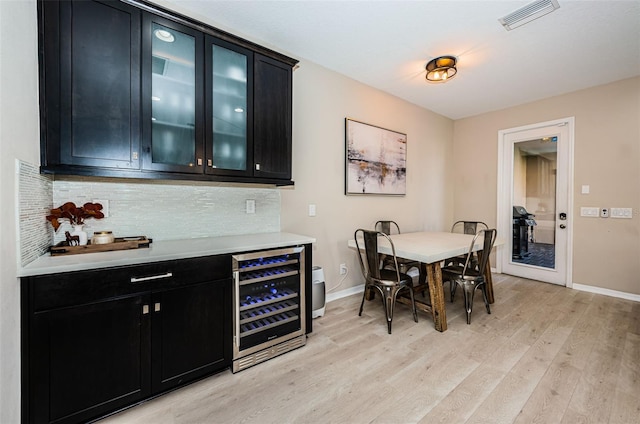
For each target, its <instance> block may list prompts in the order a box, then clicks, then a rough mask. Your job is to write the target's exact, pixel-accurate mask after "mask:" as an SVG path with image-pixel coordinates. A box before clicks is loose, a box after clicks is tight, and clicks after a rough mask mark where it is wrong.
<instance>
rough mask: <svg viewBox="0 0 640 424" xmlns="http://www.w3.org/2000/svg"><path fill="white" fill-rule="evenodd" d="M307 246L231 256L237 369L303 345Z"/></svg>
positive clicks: (235, 361)
mask: <svg viewBox="0 0 640 424" xmlns="http://www.w3.org/2000/svg"><path fill="white" fill-rule="evenodd" d="M304 257H305V255H304V247H303V246H299V247H290V248H284V249H275V250H268V251H260V252H252V253H246V254H242V255H234V256H233V278H234V282H235V284H234V293H233V298H234V313H233V327H234V336H233V368H232V369H233V372H234V373H235V372H238V371H241V370H243V369H245V368H248V367H250V366H252V365H255V364H258V363H260V362H263V361H266V360H268V359H271V358H273V357H275V356H278V355H281V354H283V353H285V352H288V351H290V350H293V349H296V348H298V347H301V346H304V344H305V341H306V335H305V316H306V311H305V281H304V278H305V263H304V262H305V261H304Z"/></svg>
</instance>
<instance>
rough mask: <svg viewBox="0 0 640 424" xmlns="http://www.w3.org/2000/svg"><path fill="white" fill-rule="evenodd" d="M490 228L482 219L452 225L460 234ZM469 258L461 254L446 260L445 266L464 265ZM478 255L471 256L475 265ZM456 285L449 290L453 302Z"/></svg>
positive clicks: (453, 229) (453, 230) (452, 228)
mask: <svg viewBox="0 0 640 424" xmlns="http://www.w3.org/2000/svg"><path fill="white" fill-rule="evenodd" d="M488 228H489V226H488V225H487V224H485V223H484V222H482V221H464V220H463V221H456V222H454V223H453V225H452V226H451V232H452V233H460V234H470V235H473V234H475V233H477V232H478V230H487V229H488ZM466 259H467V255H460V256H454V257H453V258H448V259H446V260H445V261H444V266H451V265H455V264H459V265H462V264H464V261H465V260H466ZM477 260H478V259H477V257H476V255H475V254H474V255H473V256H472V257H471V261H472V262H473V265H475V264H476V263H477ZM456 287H457V286H456V285H455V284H451V287H449V289H450V290H449V291H450V292H451V297H450V299H451V302H453V298H454V296H455V294H456Z"/></svg>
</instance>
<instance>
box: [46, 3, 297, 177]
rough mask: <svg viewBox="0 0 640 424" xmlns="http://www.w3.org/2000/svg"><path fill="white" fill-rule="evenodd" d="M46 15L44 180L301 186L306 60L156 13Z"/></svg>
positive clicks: (94, 6)
mask: <svg viewBox="0 0 640 424" xmlns="http://www.w3.org/2000/svg"><path fill="white" fill-rule="evenodd" d="M138 6H139V7H140V8H138ZM38 8H39V42H40V82H41V84H40V86H41V88H40V109H41V162H42V163H41V165H42V166H41V171H42V172H46V173H61V174H79V175H90V176H91V175H93V176H107V177H129V178H162V179H192V180H201V181H202V180H205V181H206V180H211V181H230V182H248V183H251V182H258V183H268V184H277V185H291V184H293V182H292V181H291V142H292V138H291V129H292V124H291V119H292V112H291V108H292V101H291V96H292V77H291V75H292V67H293V66H294V65H295V64H296V63H297V61H296V60H294V59H291V58H288V57H286V56H284V55H281V54H279V53H276V52H273V51H271V50H269V49H266V48H264V47H261V46H259V45H256V44H253V43H251V42H249V41H246V40H243V39H241V38H238V37H235V36H233V35H231V34H228V33H225V32H222V31H219V30H217V29H215V28H212V27H208V26H206V25H204V24H202V23H199V22H197V21H194V20H192V19H190V18H187V17H184V16H180V15H175V14H173V13H172V12H170V11H167V10H164V9H161V8H158V7H155V6H152V5H150V4H148V3H140V4H138V3H136V2H135V1H128V2H126V3H124V2H120V1H116V0H92V1H87V0H85V1H81V0H77V1H45V0H39V2H38Z"/></svg>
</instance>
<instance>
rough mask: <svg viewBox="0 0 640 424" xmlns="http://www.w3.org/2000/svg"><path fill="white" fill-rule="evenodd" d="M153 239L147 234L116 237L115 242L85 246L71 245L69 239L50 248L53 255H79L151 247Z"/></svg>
mask: <svg viewBox="0 0 640 424" xmlns="http://www.w3.org/2000/svg"><path fill="white" fill-rule="evenodd" d="M152 241H153V240H152V239H149V238H147V237H146V236H135V237H116V239H115V241H114V242H113V243H109V244H91V242H89V244H87V245H85V246H69V243H68V242H67V241H61V242H60V243H58V244H56V245H55V246H51V247H50V248H49V252H51V256H61V255H77V254H79V253H94V252H109V251H112V250H128V249H139V248H141V247H149V244H151V242H152Z"/></svg>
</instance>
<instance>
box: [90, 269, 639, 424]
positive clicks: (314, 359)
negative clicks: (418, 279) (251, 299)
mask: <svg viewBox="0 0 640 424" xmlns="http://www.w3.org/2000/svg"><path fill="white" fill-rule="evenodd" d="M494 287H495V289H494V290H495V294H496V302H495V303H494V304H492V305H491V314H487V313H486V311H485V308H484V303H483V301H482V296H477V297H476V299H475V302H474V310H473V313H472V316H471V324H470V325H467V324H466V317H465V313H464V308H463V305H462V296H461V293H460V292H458V296H457V297H456V298H455V301H454V302H453V303H451V302H450V301H449V296H448V295H447V296H446V307H447V318H448V328H449V329H448V331H446V332H444V333H439V332H437V331H435V329H434V328H433V322H432V320H431V317H430V316H429V315H428V314H425V313H419V321H418V323H415V322H414V321H413V318H412V316H411V311H410V310H409V308H408V307H406V306H403V305H398V306H397V307H396V310H395V316H394V320H393V333H392V334H391V335H389V334H387V327H386V322H385V317H384V310H383V308H382V305H381V304H380V301H379V300H376V301H373V302H366V303H365V307H364V312H363V314H362V316H361V317H359V316H358V308H359V307H360V301H361V299H362V297H361V295H353V296H349V297H347V298H343V299H339V300H336V301H334V302H331V303H329V304H327V306H326V313H325V316H323V317H321V318H317V319H316V320H314V331H313V333H311V334H310V335H309V337H308V339H307V344H306V346H304V347H302V348H300V349H297V350H295V351H292V352H288V353H286V354H284V355H282V356H279V357H277V358H274V359H272V360H270V361H267V362H264V363H262V364H259V365H257V366H254V367H252V368H249V369H246V370H244V371H241V372H239V373H237V374H232V373H231V372H229V371H225V372H222V373H220V374H217V375H214V376H211V377H209V378H206V379H204V380H201V381H198V382H196V383H194V384H191V385H189V386H187V387H184V388H181V389H178V390H176V391H173V392H171V393H168V394H166V395H164V396H161V397H159V398H156V399H153V400H151V401H148V402H145V403H143V404H141V405H138V406H136V407H133V408H130V409H128V410H126V411H123V412H121V413H119V414H116V415H113V416H111V417H108V418H105V419H104V420H102V421H101V423H102V424H139V423H140V424H142V423H144V424H147V423H154V424H156V423H159V424H165V423H166V424H192V423H193V424H208V423H215V424H224V423H246V424H253V423H256V424H257V423H260V424H265V423H349V424H351V423H354V424H359V423H402V424H404V423H469V424H470V423H571V424H573V423H579V422H585V423H589V422H591V423H599V424H602V423H609V424H627V423H629V424H631V423H634V424H636V423H638V422H640V304H638V303H637V302H633V301H629V300H622V299H616V298H611V297H607V296H602V295H597V294H593V293H586V292H579V291H576V290H571V289H567V288H564V287H559V286H555V285H551V284H545V283H540V282H537V281H532V280H527V279H523V278H517V277H511V276H507V275H495V276H494Z"/></svg>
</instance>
